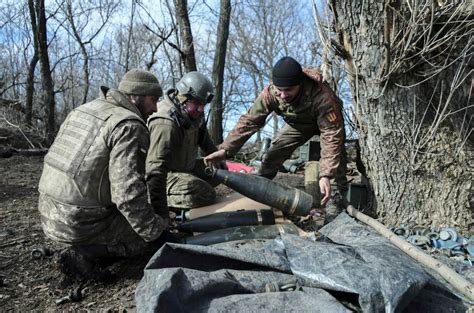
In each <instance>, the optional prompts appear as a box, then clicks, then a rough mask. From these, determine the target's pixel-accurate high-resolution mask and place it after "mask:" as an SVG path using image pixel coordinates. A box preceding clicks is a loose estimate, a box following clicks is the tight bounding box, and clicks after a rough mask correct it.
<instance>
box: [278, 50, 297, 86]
mask: <svg viewBox="0 0 474 313" xmlns="http://www.w3.org/2000/svg"><path fill="white" fill-rule="evenodd" d="M302 80H303V69H302V68H301V65H300V64H299V63H298V61H296V60H295V59H293V58H292V57H283V58H281V59H280V60H279V61H278V62H276V63H275V65H274V66H273V71H272V81H273V84H274V85H275V86H278V87H291V86H296V85H299V84H300V83H301V81H302Z"/></svg>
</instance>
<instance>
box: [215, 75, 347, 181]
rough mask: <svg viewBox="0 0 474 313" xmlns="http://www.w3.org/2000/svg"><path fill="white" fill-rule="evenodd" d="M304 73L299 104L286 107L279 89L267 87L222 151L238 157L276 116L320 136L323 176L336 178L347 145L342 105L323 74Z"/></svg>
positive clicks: (238, 124)
mask: <svg viewBox="0 0 474 313" xmlns="http://www.w3.org/2000/svg"><path fill="white" fill-rule="evenodd" d="M303 71H304V74H305V78H304V80H303V83H302V89H301V91H300V94H299V96H298V97H297V99H296V100H294V101H293V102H292V103H285V102H284V101H283V100H281V99H280V98H279V97H278V96H277V90H276V87H275V86H274V85H273V84H269V85H267V86H266V87H265V88H264V90H263V91H262V92H261V93H260V95H259V96H258V97H257V99H256V100H255V102H254V104H253V105H252V107H251V108H250V109H249V110H248V111H247V113H246V114H244V115H242V116H241V117H240V119H239V121H238V122H237V125H236V126H235V127H234V129H232V130H231V131H230V133H229V135H228V136H227V138H226V139H225V141H224V142H223V143H222V144H221V145H220V146H219V148H221V149H225V150H226V154H227V155H228V156H233V155H235V154H236V153H237V152H238V151H239V150H240V148H241V147H242V146H243V144H244V143H245V142H246V141H247V140H248V139H249V138H250V137H251V136H252V135H253V134H254V133H255V132H257V131H258V130H259V129H260V128H262V127H263V126H264V125H265V121H266V118H267V116H268V115H269V114H270V113H272V112H275V113H276V114H278V115H280V116H282V117H283V119H284V120H285V122H286V123H287V124H290V125H291V126H294V127H295V128H298V127H299V126H302V127H303V128H305V129H309V130H310V131H311V132H312V133H313V134H314V135H320V141H321V160H320V176H328V177H334V175H335V173H336V169H337V167H338V165H339V158H340V154H341V150H342V147H343V144H344V121H343V118H342V112H341V110H342V102H341V100H340V99H339V98H338V97H337V96H336V94H335V93H334V92H333V91H332V90H331V88H330V87H329V86H328V85H327V84H326V83H325V82H324V81H323V78H322V76H321V74H319V72H317V71H316V70H313V69H304V70H303Z"/></svg>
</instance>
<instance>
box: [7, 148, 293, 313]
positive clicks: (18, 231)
mask: <svg viewBox="0 0 474 313" xmlns="http://www.w3.org/2000/svg"><path fill="white" fill-rule="evenodd" d="M42 168H43V156H27V157H26V156H18V155H13V156H12V157H10V158H0V173H1V175H0V311H1V312H6V311H15V312H17V311H20V312H21V311H26V310H28V311H30V310H35V311H55V310H58V311H63V310H67V311H70V310H74V311H75V310H79V309H86V310H93V311H96V310H100V311H105V312H130V311H134V309H135V304H134V292H135V288H136V286H137V284H138V282H139V280H140V279H141V277H142V275H143V268H144V267H145V265H146V263H147V261H148V257H142V258H136V259H133V260H122V261H120V262H118V263H115V264H114V265H113V266H112V271H113V273H114V274H115V275H114V276H115V277H117V278H115V279H113V280H112V281H111V282H109V283H107V284H105V283H88V284H86V285H84V286H79V285H77V284H75V285H72V286H68V287H67V288H62V286H60V283H61V274H60V272H59V270H58V268H57V265H56V263H55V255H57V254H58V252H59V251H60V247H59V246H57V245H56V244H54V243H53V242H51V241H48V240H46V239H45V237H44V235H43V231H42V229H41V224H40V219H39V213H38V210H37V200H38V190H37V188H38V182H39V178H40V176H41V171H42ZM278 178H279V180H283V181H285V182H286V183H290V184H292V185H295V187H298V185H299V184H301V183H302V177H301V176H300V175H290V174H287V175H286V176H285V175H280V176H279V177H278ZM299 187H301V186H299ZM225 192H226V190H225V189H224V190H223V189H221V190H219V189H218V193H220V194H222V193H225ZM42 249H43V252H44V254H45V255H43V256H42V255H41V254H39V257H36V255H35V253H34V251H35V250H40V251H41V250H42ZM36 252H38V251H36ZM77 289H80V290H81V291H82V299H81V300H80V301H77V302H73V301H65V303H62V304H57V303H56V301H58V300H60V299H61V298H64V297H67V296H68V294H70V293H71V292H72V291H74V290H77Z"/></svg>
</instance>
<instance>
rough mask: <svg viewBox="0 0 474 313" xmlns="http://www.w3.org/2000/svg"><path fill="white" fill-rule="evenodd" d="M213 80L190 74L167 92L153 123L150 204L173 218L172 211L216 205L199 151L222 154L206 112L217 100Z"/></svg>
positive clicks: (151, 131) (151, 118) (149, 122)
mask: <svg viewBox="0 0 474 313" xmlns="http://www.w3.org/2000/svg"><path fill="white" fill-rule="evenodd" d="M213 90H214V89H213V87H212V84H211V82H210V81H209V79H208V78H207V77H205V76H204V75H203V74H201V73H199V72H189V73H187V74H185V75H184V76H183V77H182V78H181V80H180V81H179V82H178V83H177V84H176V89H169V90H168V91H166V92H165V95H164V100H163V101H161V102H160V103H159V104H158V110H157V112H156V113H154V114H153V115H152V116H151V117H150V118H149V119H148V128H149V129H150V150H149V151H148V157H147V161H146V172H147V182H148V188H149V191H150V200H151V203H152V205H153V207H154V208H155V211H156V212H157V213H158V214H159V215H160V216H162V217H163V218H168V213H169V211H168V207H173V208H185V209H189V208H194V207H200V206H204V205H208V204H211V203H213V202H214V200H215V198H216V193H215V190H214V188H213V186H212V185H211V184H212V183H211V182H209V181H208V180H207V178H206V176H205V175H204V173H203V169H204V166H203V162H202V159H201V160H198V148H201V150H202V151H203V152H204V154H205V155H208V154H210V153H212V152H215V151H217V149H216V147H215V145H214V144H213V142H212V141H211V139H210V137H209V133H208V132H207V128H206V123H205V119H204V108H205V106H206V104H207V103H209V102H211V100H212V98H213V97H214V93H213V92H214V91H213Z"/></svg>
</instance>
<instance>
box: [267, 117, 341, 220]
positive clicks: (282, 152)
mask: <svg viewBox="0 0 474 313" xmlns="http://www.w3.org/2000/svg"><path fill="white" fill-rule="evenodd" d="M318 134H319V130H317V129H315V127H314V125H297V126H296V125H293V126H292V125H289V124H285V126H283V127H282V128H281V129H280V130H279V131H278V134H277V136H276V137H275V139H273V140H272V142H271V145H270V147H269V148H268V150H267V151H266V153H265V154H264V155H263V157H262V166H261V168H260V169H259V172H258V174H259V175H261V176H264V177H267V178H270V179H273V178H274V177H275V176H276V174H277V172H278V169H279V168H280V166H281V165H282V164H283V162H284V161H285V160H287V159H289V158H291V155H292V154H293V152H294V151H295V150H296V148H298V147H300V146H301V145H303V144H304V143H306V142H307V141H308V140H309V139H311V138H312V137H313V136H314V135H318ZM346 166H347V154H346V149H345V147H343V149H342V153H341V160H340V162H339V167H338V168H337V172H336V175H335V177H334V179H332V180H331V186H332V188H331V189H332V191H331V193H332V196H331V199H330V200H329V201H328V203H327V204H326V219H327V222H329V221H330V220H332V219H334V218H335V217H336V216H337V215H338V214H339V213H341V212H342V210H344V209H345V207H346V201H345V194H346V192H347V178H346Z"/></svg>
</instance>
